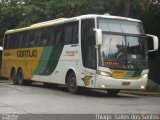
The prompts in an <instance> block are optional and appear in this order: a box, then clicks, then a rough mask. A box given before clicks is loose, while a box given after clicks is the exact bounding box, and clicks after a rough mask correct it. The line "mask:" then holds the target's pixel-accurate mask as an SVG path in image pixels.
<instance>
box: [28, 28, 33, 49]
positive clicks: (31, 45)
mask: <svg viewBox="0 0 160 120" xmlns="http://www.w3.org/2000/svg"><path fill="white" fill-rule="evenodd" d="M34 45H35V31H34V30H32V31H30V32H29V46H28V47H33V46H34Z"/></svg>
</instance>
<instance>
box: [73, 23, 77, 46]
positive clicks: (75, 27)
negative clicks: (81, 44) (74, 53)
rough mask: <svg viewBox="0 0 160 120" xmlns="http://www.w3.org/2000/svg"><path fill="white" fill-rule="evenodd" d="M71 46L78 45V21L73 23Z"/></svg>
mask: <svg viewBox="0 0 160 120" xmlns="http://www.w3.org/2000/svg"><path fill="white" fill-rule="evenodd" d="M72 43H73V44H78V21H76V22H74V23H73V39H72Z"/></svg>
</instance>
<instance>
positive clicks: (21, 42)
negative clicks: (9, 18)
mask: <svg viewBox="0 0 160 120" xmlns="http://www.w3.org/2000/svg"><path fill="white" fill-rule="evenodd" d="M22 46H23V32H20V33H19V37H18V44H17V48H21V47H22Z"/></svg>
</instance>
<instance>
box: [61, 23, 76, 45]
mask: <svg viewBox="0 0 160 120" xmlns="http://www.w3.org/2000/svg"><path fill="white" fill-rule="evenodd" d="M64 42H65V44H69V43H70V44H77V43H78V22H77V21H76V22H72V23H67V24H66V25H65V27H64Z"/></svg>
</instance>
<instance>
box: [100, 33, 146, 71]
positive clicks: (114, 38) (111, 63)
mask: <svg viewBox="0 0 160 120" xmlns="http://www.w3.org/2000/svg"><path fill="white" fill-rule="evenodd" d="M145 49H146V48H145V37H140V36H139V37H138V36H137V37H135V36H127V35H110V34H103V42H102V45H101V46H100V47H99V64H100V66H105V67H109V68H112V69H117V68H124V69H144V68H145V67H146V65H147V64H146V59H145V58H146V57H145V56H146V55H145Z"/></svg>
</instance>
